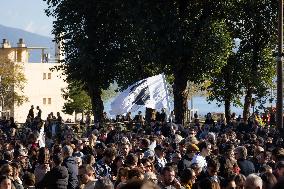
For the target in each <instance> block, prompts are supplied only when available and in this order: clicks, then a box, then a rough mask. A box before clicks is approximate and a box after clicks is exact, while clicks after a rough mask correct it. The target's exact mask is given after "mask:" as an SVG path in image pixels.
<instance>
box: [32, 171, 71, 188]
mask: <svg viewBox="0 0 284 189" xmlns="http://www.w3.org/2000/svg"><path fill="white" fill-rule="evenodd" d="M67 186H68V171H67V168H66V167H64V166H57V167H54V168H52V169H51V170H50V171H49V172H47V173H46V175H45V176H44V177H43V179H42V180H41V181H40V182H39V183H38V184H37V186H36V188H47V189H67Z"/></svg>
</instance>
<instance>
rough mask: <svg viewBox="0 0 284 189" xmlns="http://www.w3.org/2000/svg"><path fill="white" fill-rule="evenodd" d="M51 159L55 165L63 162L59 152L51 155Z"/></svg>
mask: <svg viewBox="0 0 284 189" xmlns="http://www.w3.org/2000/svg"><path fill="white" fill-rule="evenodd" d="M52 161H53V163H54V165H55V166H59V165H61V163H62V162H63V158H62V156H61V155H60V154H54V155H53V156H52Z"/></svg>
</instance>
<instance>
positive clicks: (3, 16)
mask: <svg viewBox="0 0 284 189" xmlns="http://www.w3.org/2000/svg"><path fill="white" fill-rule="evenodd" d="M46 7H47V5H46V2H44V1H43V0H1V1H0V9H1V11H0V24H1V25H4V26H9V27H14V28H19V29H23V30H26V31H29V32H33V33H37V34H40V35H44V36H49V37H52V35H51V30H52V21H53V20H54V19H53V18H50V17H47V16H46V15H45V13H44V9H45V8H46Z"/></svg>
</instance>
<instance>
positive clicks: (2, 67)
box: [0, 57, 28, 111]
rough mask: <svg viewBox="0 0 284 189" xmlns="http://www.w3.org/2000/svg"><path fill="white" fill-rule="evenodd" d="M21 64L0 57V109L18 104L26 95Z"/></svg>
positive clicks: (25, 98)
mask: <svg viewBox="0 0 284 189" xmlns="http://www.w3.org/2000/svg"><path fill="white" fill-rule="evenodd" d="M22 69H23V67H22V65H21V64H19V63H14V62H12V61H11V60H10V59H8V58H4V57H0V96H1V104H2V105H1V106H2V111H4V110H7V109H13V107H14V105H15V104H16V105H17V106H20V105H21V104H23V103H24V102H25V101H27V100H28V99H27V97H26V96H24V95H23V94H22V93H23V89H24V86H25V82H26V79H25V76H24V74H23V72H22Z"/></svg>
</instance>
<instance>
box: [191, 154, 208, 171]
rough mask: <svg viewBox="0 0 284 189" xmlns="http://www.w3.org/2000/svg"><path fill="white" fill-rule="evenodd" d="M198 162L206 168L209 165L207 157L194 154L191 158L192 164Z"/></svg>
mask: <svg viewBox="0 0 284 189" xmlns="http://www.w3.org/2000/svg"><path fill="white" fill-rule="evenodd" d="M193 163H197V164H198V166H199V167H201V168H202V169H203V168H206V167H207V162H206V159H205V157H203V156H201V155H200V154H198V155H195V156H193V158H192V160H191V164H193Z"/></svg>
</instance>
